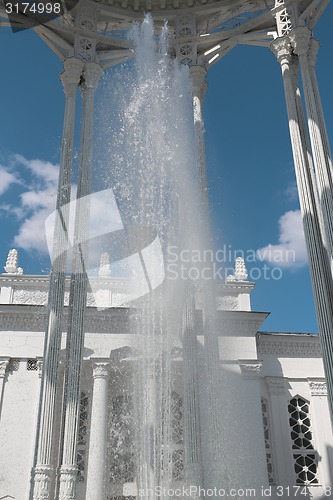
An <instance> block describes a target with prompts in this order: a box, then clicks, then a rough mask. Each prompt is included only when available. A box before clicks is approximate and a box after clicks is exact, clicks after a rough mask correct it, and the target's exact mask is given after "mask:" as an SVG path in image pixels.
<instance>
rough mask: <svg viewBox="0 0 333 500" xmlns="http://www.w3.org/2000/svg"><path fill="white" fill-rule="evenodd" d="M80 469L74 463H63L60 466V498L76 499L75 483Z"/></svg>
mask: <svg viewBox="0 0 333 500" xmlns="http://www.w3.org/2000/svg"><path fill="white" fill-rule="evenodd" d="M77 473H78V469H77V467H75V466H74V465H62V466H61V468H60V488H59V489H60V491H59V500H74V499H75V484H76V478H77Z"/></svg>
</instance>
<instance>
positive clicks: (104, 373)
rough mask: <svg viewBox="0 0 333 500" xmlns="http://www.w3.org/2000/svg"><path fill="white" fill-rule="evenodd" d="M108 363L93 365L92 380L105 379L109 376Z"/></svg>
mask: <svg viewBox="0 0 333 500" xmlns="http://www.w3.org/2000/svg"><path fill="white" fill-rule="evenodd" d="M108 367H109V363H94V364H93V378H94V379H96V378H107V377H108V376H109V370H108Z"/></svg>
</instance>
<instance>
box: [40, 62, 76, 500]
mask: <svg viewBox="0 0 333 500" xmlns="http://www.w3.org/2000/svg"><path fill="white" fill-rule="evenodd" d="M82 68H83V63H82V62H81V61H80V60H79V59H76V58H74V57H70V58H68V59H66V60H65V61H64V71H63V73H62V74H61V81H62V84H63V87H64V91H65V96H66V106H65V117H64V126H63V139H62V150H61V160H60V171H59V180H58V194H57V206H56V208H57V217H56V221H55V228H54V243H53V260H52V270H51V275H50V288H49V299H48V326H47V330H46V334H45V341H44V370H43V375H42V380H41V391H40V401H39V410H38V424H37V434H36V450H35V460H34V467H33V469H32V476H33V481H32V486H31V488H32V492H33V493H32V494H33V499H34V500H40V499H47V498H52V494H51V492H50V486H51V480H52V475H53V468H52V465H51V464H52V437H53V435H54V415H55V404H56V389H57V380H58V367H59V350H60V344H61V336H62V313H63V303H64V289H65V265H66V257H67V253H66V250H67V233H66V230H65V229H64V228H67V227H68V220H69V214H68V210H67V209H66V205H67V204H68V203H69V201H70V191H71V177H72V163H73V142H74V123H75V105H76V91H77V87H78V84H79V81H80V77H81V74H82Z"/></svg>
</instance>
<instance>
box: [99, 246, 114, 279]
mask: <svg viewBox="0 0 333 500" xmlns="http://www.w3.org/2000/svg"><path fill="white" fill-rule="evenodd" d="M98 275H99V276H111V267H110V258H109V254H108V253H106V252H104V253H102V255H101V261H100V265H99V272H98Z"/></svg>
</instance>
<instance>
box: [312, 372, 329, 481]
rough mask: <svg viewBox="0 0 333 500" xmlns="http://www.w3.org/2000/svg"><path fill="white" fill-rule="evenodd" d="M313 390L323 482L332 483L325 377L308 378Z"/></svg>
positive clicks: (315, 438) (316, 437)
mask: <svg viewBox="0 0 333 500" xmlns="http://www.w3.org/2000/svg"><path fill="white" fill-rule="evenodd" d="M308 383H309V388H310V392H311V401H310V412H311V416H312V427H313V430H314V433H315V435H314V442H315V449H316V451H317V452H318V454H319V456H320V457H321V460H320V477H321V483H322V484H324V485H328V484H330V481H331V470H332V467H333V463H331V462H332V458H333V457H331V456H330V455H331V453H330V450H332V448H333V435H332V432H331V428H330V425H329V408H328V405H327V384H326V381H325V380H324V379H318V378H313V379H308Z"/></svg>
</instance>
